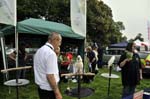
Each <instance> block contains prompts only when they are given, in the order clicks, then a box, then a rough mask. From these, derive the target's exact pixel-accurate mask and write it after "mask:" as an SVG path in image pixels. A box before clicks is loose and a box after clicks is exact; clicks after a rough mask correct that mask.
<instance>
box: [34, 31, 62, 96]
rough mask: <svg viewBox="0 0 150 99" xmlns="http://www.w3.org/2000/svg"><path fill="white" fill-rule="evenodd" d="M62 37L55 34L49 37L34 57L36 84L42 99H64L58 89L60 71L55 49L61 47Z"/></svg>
mask: <svg viewBox="0 0 150 99" xmlns="http://www.w3.org/2000/svg"><path fill="white" fill-rule="evenodd" d="M61 41H62V37H61V35H60V34H58V33H56V32H54V33H51V34H50V35H49V36H48V41H47V43H46V44H45V45H43V46H42V47H41V48H39V49H38V50H37V52H36V54H35V56H34V75H35V83H36V84H37V85H38V93H39V97H40V99H62V95H61V93H60V90H59V88H58V82H59V79H60V78H59V70H58V63H57V55H56V53H55V52H54V49H56V48H58V47H59V46H60V45H61Z"/></svg>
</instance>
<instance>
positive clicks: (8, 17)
mask: <svg viewBox="0 0 150 99" xmlns="http://www.w3.org/2000/svg"><path fill="white" fill-rule="evenodd" d="M0 23H4V24H9V25H13V26H16V0H0Z"/></svg>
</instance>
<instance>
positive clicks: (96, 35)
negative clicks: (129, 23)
mask: <svg viewBox="0 0 150 99" xmlns="http://www.w3.org/2000/svg"><path fill="white" fill-rule="evenodd" d="M30 17H33V18H45V19H46V20H50V21H55V22H60V23H64V24H67V25H70V24H71V22H70V21H71V20H70V0H18V2H17V18H18V21H20V20H24V19H27V18H30ZM124 29H125V27H124V25H123V23H122V22H115V21H114V20H113V15H112V10H111V8H110V7H108V6H107V5H106V4H104V2H103V1H100V2H99V1H98V0H87V41H89V39H90V40H91V41H93V42H97V43H100V44H101V45H104V46H107V45H109V44H113V43H117V42H120V41H122V33H121V30H124ZM124 38H125V37H124Z"/></svg>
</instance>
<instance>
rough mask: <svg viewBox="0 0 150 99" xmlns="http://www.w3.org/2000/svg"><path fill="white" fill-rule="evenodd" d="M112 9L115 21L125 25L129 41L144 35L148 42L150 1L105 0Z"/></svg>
mask: <svg viewBox="0 0 150 99" xmlns="http://www.w3.org/2000/svg"><path fill="white" fill-rule="evenodd" d="M103 1H104V3H106V4H107V5H108V6H109V7H111V9H112V13H113V19H114V20H115V21H122V22H123V23H124V25H125V30H124V31H123V34H124V35H125V36H127V38H128V39H130V38H134V37H135V36H136V35H137V34H138V33H142V35H143V38H144V40H145V41H147V40H148V33H147V22H148V20H149V21H150V0H103Z"/></svg>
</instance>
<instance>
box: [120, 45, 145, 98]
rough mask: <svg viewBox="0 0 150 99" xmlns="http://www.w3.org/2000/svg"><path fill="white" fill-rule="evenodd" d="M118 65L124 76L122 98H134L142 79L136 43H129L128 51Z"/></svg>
mask: <svg viewBox="0 0 150 99" xmlns="http://www.w3.org/2000/svg"><path fill="white" fill-rule="evenodd" d="M118 65H119V67H120V68H121V74H122V85H123V93H122V98H125V97H127V96H130V95H131V97H132V98H133V94H134V91H135V88H136V85H137V84H139V82H140V79H142V70H141V61H140V57H139V55H138V54H137V52H135V44H134V42H129V43H128V45H127V47H126V51H125V52H124V53H123V54H122V55H121V57H120V60H119V62H118ZM132 98H131V99H132Z"/></svg>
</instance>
